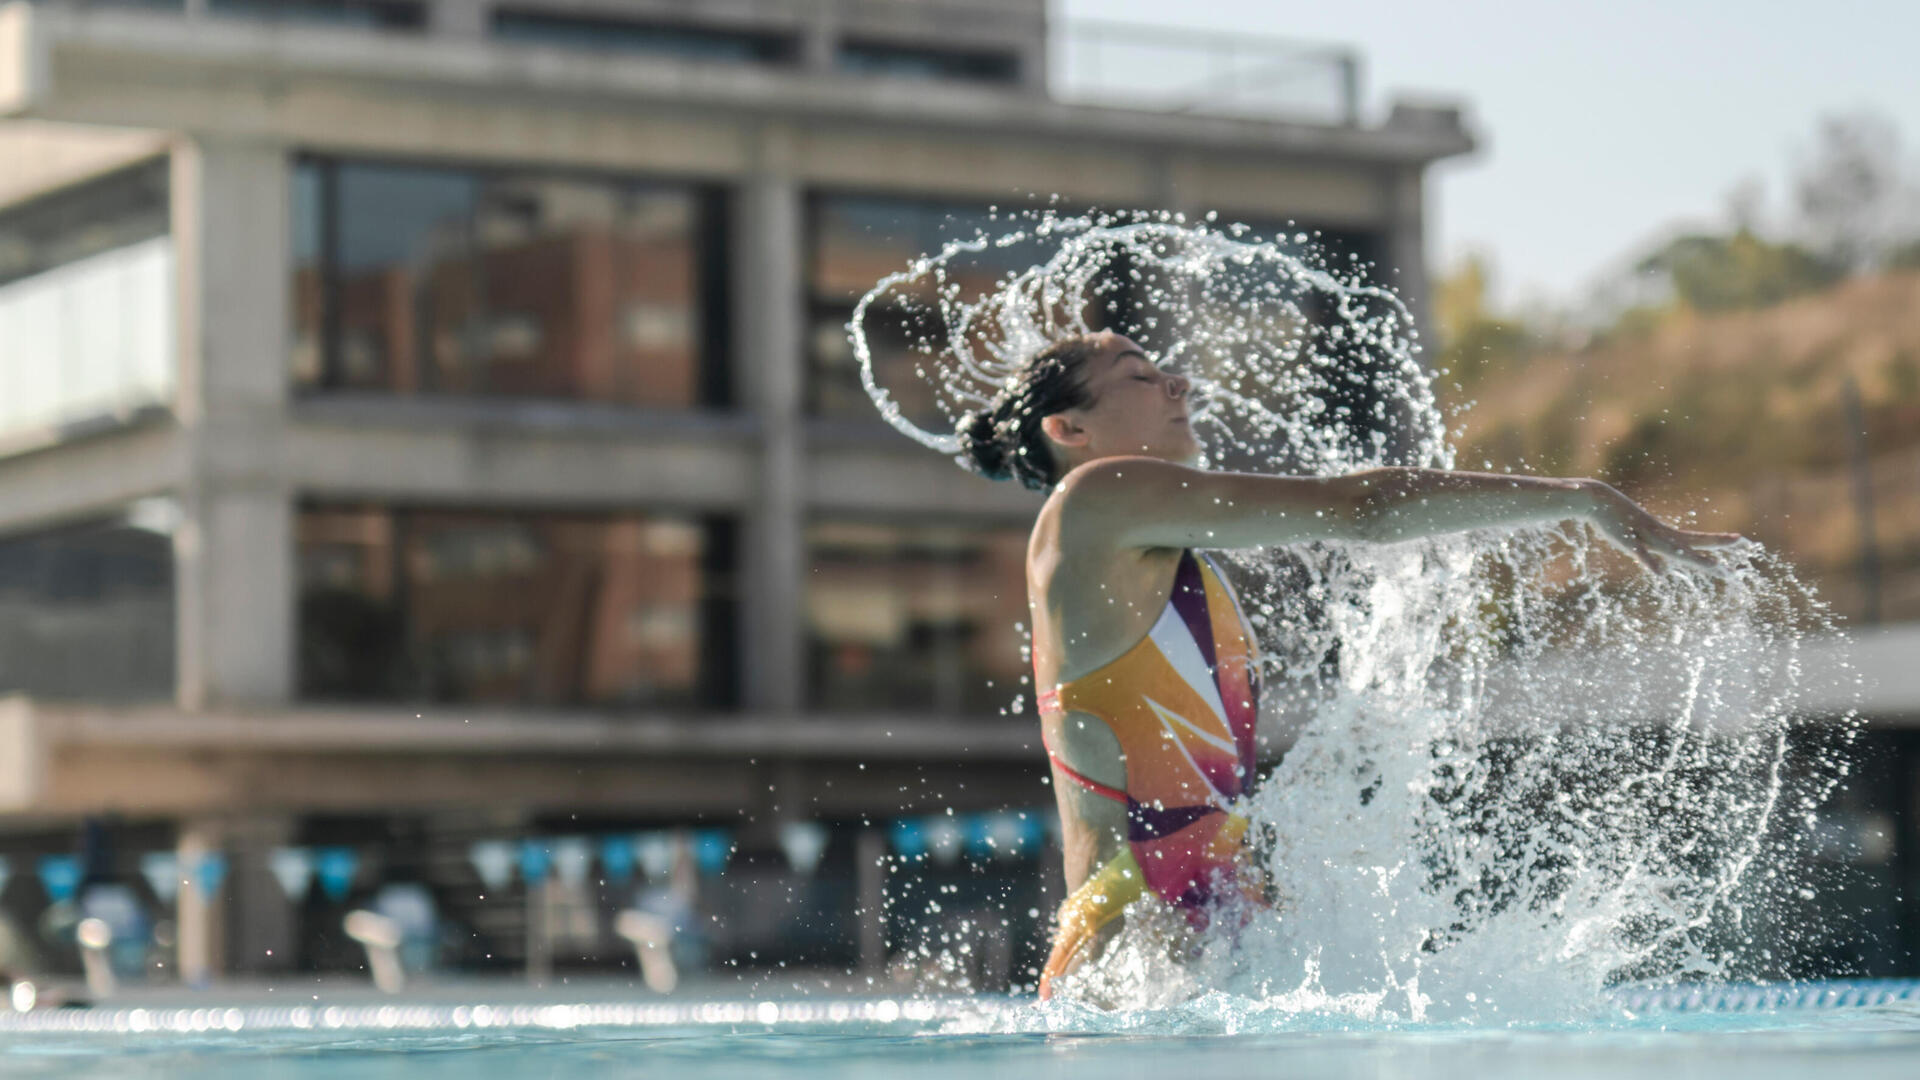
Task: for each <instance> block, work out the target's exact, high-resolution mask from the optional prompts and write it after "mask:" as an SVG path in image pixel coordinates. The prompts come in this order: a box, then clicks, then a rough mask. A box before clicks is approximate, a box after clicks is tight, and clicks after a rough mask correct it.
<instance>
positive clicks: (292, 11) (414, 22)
mask: <svg viewBox="0 0 1920 1080" xmlns="http://www.w3.org/2000/svg"><path fill="white" fill-rule="evenodd" d="M176 6H177V5H176ZM207 10H209V11H211V12H213V13H214V14H215V15H241V16H246V17H249V18H261V19H287V20H290V21H298V22H310V23H336V24H339V25H341V26H361V27H367V28H371V29H382V30H416V29H419V28H420V27H422V26H424V25H426V8H425V6H424V5H422V4H419V3H411V2H407V0H208V3H207Z"/></svg>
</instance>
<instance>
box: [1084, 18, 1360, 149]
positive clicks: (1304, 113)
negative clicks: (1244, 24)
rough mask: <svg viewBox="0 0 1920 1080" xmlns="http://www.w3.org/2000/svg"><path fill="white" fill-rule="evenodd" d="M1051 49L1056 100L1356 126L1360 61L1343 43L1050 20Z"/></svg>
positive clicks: (1353, 51) (1103, 22)
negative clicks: (1340, 44) (1051, 25)
mask: <svg viewBox="0 0 1920 1080" xmlns="http://www.w3.org/2000/svg"><path fill="white" fill-rule="evenodd" d="M1049 46H1050V48H1049V51H1050V56H1049V60H1048V65H1049V75H1050V78H1049V82H1050V84H1051V85H1050V89H1051V92H1052V94H1053V96H1054V97H1055V98H1057V99H1059V100H1062V101H1071V102H1076V103H1081V104H1097V105H1117V106H1123V107H1127V108H1136V109H1151V110H1154V111H1156V112H1191V113H1197V114H1210V115H1234V116H1255V117H1269V118H1270V117H1290V118H1296V119H1300V120H1307V121H1312V122H1317V123H1330V124H1345V125H1353V124H1357V123H1359V112H1360V55H1359V53H1358V52H1356V51H1355V50H1352V49H1348V48H1343V47H1340V46H1328V45H1313V44H1306V43H1302V42H1298V41H1292V40H1289V39H1286V38H1279V37H1269V36H1263V35H1258V34H1225V33H1218V32H1210V31H1199V30H1182V29H1177V28H1173V27H1165V26H1148V25H1143V24H1138V23H1124V22H1106V21H1097V20H1069V21H1065V22H1056V23H1054V24H1053V27H1052V33H1051V35H1050V41H1049Z"/></svg>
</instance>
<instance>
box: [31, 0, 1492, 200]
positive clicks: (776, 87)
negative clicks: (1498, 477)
mask: <svg viewBox="0 0 1920 1080" xmlns="http://www.w3.org/2000/svg"><path fill="white" fill-rule="evenodd" d="M36 19H37V20H38V32H39V33H40V34H43V35H44V36H45V37H46V39H47V42H48V45H47V47H48V48H50V49H51V50H52V55H53V58H54V59H53V64H52V68H51V71H52V74H51V75H50V77H49V84H48V86H47V87H46V89H45V90H44V92H43V93H42V94H41V95H40V97H39V99H38V101H37V102H36V103H35V104H34V106H33V110H32V111H33V112H34V114H35V115H40V116H44V117H46V118H50V119H61V118H67V119H83V120H86V121H89V122H94V123H118V124H122V125H130V126H140V127H163V128H180V127H190V128H201V129H205V128H206V127H207V126H208V125H213V126H216V127H217V128H219V129H220V130H224V131H226V132H227V133H229V134H244V135H250V136H254V137H266V136H274V137H282V138H288V139H292V140H298V141H301V142H308V141H311V139H312V137H313V135H314V134H315V133H314V132H313V131H311V130H310V129H309V128H308V127H306V126H303V125H302V124H301V123H300V122H299V121H300V120H301V118H302V111H303V109H305V108H310V106H311V102H312V99H314V98H315V97H316V96H317V97H319V98H321V99H324V100H325V101H327V102H338V101H340V100H341V99H342V97H343V95H352V94H355V93H361V94H362V96H364V98H365V99H366V100H368V101H370V102H373V103H385V105H386V108H385V109H384V110H383V111H386V112H388V113H393V114H404V113H406V112H409V111H412V112H418V111H420V110H421V109H423V108H431V111H434V112H436V113H437V114H439V115H440V116H442V117H443V118H445V119H446V120H448V121H449V122H450V124H451V126H452V127H453V128H456V129H457V128H461V127H471V126H472V125H473V124H475V123H480V124H484V125H487V126H494V127H499V126H502V125H501V124H500V114H501V112H502V110H503V108H511V107H514V106H522V105H525V104H528V103H548V104H554V105H560V106H563V107H564V108H566V109H570V110H574V111H595V110H602V111H605V110H609V107H610V106H613V108H612V109H611V113H612V115H614V116H616V117H618V121H617V122H626V123H631V122H635V121H636V120H637V119H639V118H640V116H639V115H637V113H636V110H640V109H644V110H645V112H647V113H652V112H658V111H663V110H691V111H696V112H699V113H704V114H708V115H709V116H710V117H711V116H712V114H716V113H717V114H721V115H723V116H724V115H725V114H735V115H739V116H741V117H742V118H745V117H751V118H754V119H757V120H765V119H768V118H783V119H785V120H788V121H797V122H803V123H806V124H828V125H831V124H835V123H838V124H842V125H847V126H850V127H852V128H853V129H855V130H868V131H870V130H874V129H876V128H880V127H891V128H894V129H897V130H901V131H908V132H920V133H922V134H923V136H924V137H927V138H928V141H929V142H943V143H950V142H952V141H954V140H955V139H956V138H960V137H964V136H965V135H967V134H969V133H971V134H973V135H982V134H987V135H992V136H996V137H1019V138H1023V139H1025V140H1027V141H1028V142H1029V143H1030V144H1031V145H1032V147H1033V148H1034V149H1035V150H1044V149H1046V148H1047V147H1050V146H1058V145H1063V144H1069V143H1070V144H1077V145H1078V146H1080V147H1083V148H1084V147H1092V148H1096V149H1103V150H1105V151H1106V152H1107V153H1109V154H1118V153H1123V152H1124V149H1125V148H1128V147H1143V146H1151V147H1156V148H1162V149H1167V148H1185V149H1192V150H1216V151H1221V152H1226V153H1231V154H1235V155H1247V154H1266V155H1271V156H1274V157H1276V158H1303V157H1304V158H1316V159H1323V160H1341V161H1352V162H1356V163H1357V162H1368V161H1370V162H1382V163H1384V162H1399V163H1409V164H1411V163H1424V162H1428V161H1432V160H1436V159H1438V158H1442V157H1448V156H1452V155H1455V154H1459V153H1464V152H1466V151H1468V150H1470V149H1471V148H1472V141H1471V139H1470V138H1469V137H1468V136H1467V134H1466V133H1465V132H1464V131H1462V130H1460V129H1458V128H1457V127H1456V128H1451V129H1442V128H1440V127H1437V126H1432V125H1400V126H1384V127H1378V128H1358V127H1352V126H1346V125H1330V124H1310V123H1300V122H1292V121H1285V120H1277V119H1275V120H1266V119H1246V118H1241V117H1229V116H1197V115H1193V114H1187V113H1156V112H1150V111H1142V110H1137V109H1120V108H1103V107H1095V106H1085V105H1070V104H1066V103H1063V102H1058V101H1052V100H1048V99H1044V98H1036V97H1035V95H1034V94H1033V93H1032V92H1031V91H1030V89H1028V88H1026V87H1021V86H1010V87H995V86H982V85H964V84H952V83H942V84H939V85H937V86H928V85H925V84H920V83H915V82H907V81H901V80H875V79H866V78H854V77H822V76H820V75H818V74H812V73H807V72H803V71H791V70H784V69H781V68H778V67H754V66H748V65H715V64H702V63H696V62H678V61H674V60H670V59H665V58H652V57H650V58H646V59H645V60H638V59H636V58H633V57H628V56H620V55H617V54H607V55H593V54H588V53H583V52H581V51H578V50H564V49H550V48H536V47H528V46H524V45H516V44H511V43H501V42H493V41H462V40H459V39H448V38H441V37H436V36H432V35H420V36H404V35H392V34H373V33H367V32H364V31H355V30H343V29H332V28H321V27H306V26H286V25H279V26H274V25H262V24H257V23H253V22H249V21H247V20H237V19H235V20H226V19H201V20H188V19H181V18H179V17H177V16H168V15H164V14H154V13H146V12H139V11H119V10H95V11H91V12H88V13H87V14H86V15H85V16H84V17H80V16H78V15H76V14H75V13H72V12H68V11H64V10H43V11H39V12H37V13H36ZM249 82H251V83H252V84H253V85H254V86H255V88H256V89H257V93H253V94H248V93H245V92H244V89H245V88H246V87H247V86H248V84H249ZM356 85H358V86H359V87H362V88H365V89H364V90H362V91H355V90H354V87H355V86H356ZM463 108H464V109H465V110H466V111H468V112H474V113H478V114H479V117H480V118H479V119H476V120H470V121H465V122H462V121H458V120H455V119H454V118H453V116H452V114H453V113H454V112H457V111H459V110H460V109H463ZM390 119H391V118H390ZM512 126H514V127H517V128H519V129H520V130H519V132H518V135H519V136H520V137H523V138H524V137H531V138H532V139H533V141H534V142H536V143H537V142H538V141H539V136H540V131H539V129H538V128H537V127H533V126H525V127H522V126H520V125H512ZM393 127H394V124H392V123H389V122H387V121H386V120H378V121H376V120H370V119H367V118H365V117H362V118H361V121H360V123H359V125H358V126H357V128H350V129H348V132H349V141H352V142H358V141H360V140H363V139H367V138H376V137H378V134H379V133H380V132H381V131H383V130H388V129H391V128H393ZM509 147H510V144H509V143H506V142H505V141H504V140H503V148H502V149H503V151H504V152H508V153H510V154H511V156H514V157H516V158H518V157H522V156H523V155H524V153H525V151H520V150H512V149H509Z"/></svg>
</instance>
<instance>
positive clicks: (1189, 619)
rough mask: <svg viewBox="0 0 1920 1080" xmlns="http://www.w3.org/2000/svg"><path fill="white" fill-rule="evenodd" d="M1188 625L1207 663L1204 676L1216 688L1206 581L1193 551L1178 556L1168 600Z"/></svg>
mask: <svg viewBox="0 0 1920 1080" xmlns="http://www.w3.org/2000/svg"><path fill="white" fill-rule="evenodd" d="M1167 602H1168V603H1170V604H1172V605H1173V610H1174V611H1176V612H1178V613H1179V615H1180V620H1181V621H1182V622H1184V623H1186V624H1187V632H1188V633H1190V634H1192V635H1193V640H1194V644H1196V645H1198V646H1200V659H1202V660H1205V661H1206V662H1207V674H1209V675H1212V676H1213V678H1214V682H1215V684H1216V685H1215V686H1214V689H1215V690H1218V689H1219V686H1218V683H1219V680H1220V676H1219V669H1218V668H1217V667H1215V666H1214V652H1213V619H1212V618H1211V617H1210V616H1209V615H1208V613H1207V581H1206V579H1205V578H1204V577H1202V576H1201V575H1200V561H1199V560H1198V559H1196V558H1195V557H1194V554H1193V552H1191V551H1183V552H1181V553H1180V569H1179V570H1177V571H1175V572H1174V575H1173V596H1172V597H1171V598H1170V599H1169V600H1168V601H1167Z"/></svg>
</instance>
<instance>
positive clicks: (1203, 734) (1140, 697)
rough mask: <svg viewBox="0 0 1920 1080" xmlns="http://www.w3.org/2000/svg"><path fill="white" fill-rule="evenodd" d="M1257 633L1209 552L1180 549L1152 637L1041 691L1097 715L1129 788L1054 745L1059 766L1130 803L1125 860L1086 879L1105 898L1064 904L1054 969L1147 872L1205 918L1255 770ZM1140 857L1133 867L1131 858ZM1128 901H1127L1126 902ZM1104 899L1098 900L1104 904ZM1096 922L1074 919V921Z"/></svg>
mask: <svg viewBox="0 0 1920 1080" xmlns="http://www.w3.org/2000/svg"><path fill="white" fill-rule="evenodd" d="M1255 660H1256V654H1255V643H1254V637H1253V633H1252V631H1251V630H1250V629H1249V628H1248V626H1247V621H1246V616H1245V615H1244V614H1242V612H1241V610H1240V604H1239V601H1238V599H1237V598H1236V597H1235V596H1234V593H1233V590H1232V588H1231V587H1229V586H1228V585H1227V583H1226V580H1225V579H1224V578H1223V577H1221V575H1220V572H1219V570H1218V569H1217V568H1215V567H1214V565H1213V563H1212V561H1211V560H1209V559H1208V558H1206V557H1205V556H1203V555H1195V554H1194V553H1193V552H1192V551H1183V552H1181V554H1180V563H1179V566H1178V568H1177V569H1176V570H1175V572H1174V578H1173V593H1172V595H1171V596H1169V597H1168V599H1167V606H1166V608H1165V610H1163V611H1162V612H1161V613H1160V617H1159V619H1158V620H1157V621H1156V622H1155V623H1154V624H1153V629H1151V630H1150V631H1148V632H1147V636H1146V637H1144V638H1142V639H1140V641H1139V643H1138V644H1136V645H1134V646H1133V648H1131V649H1128V650H1127V651H1126V652H1125V653H1123V654H1121V655H1120V656H1119V658H1117V659H1115V660H1113V661H1111V662H1110V663H1108V664H1106V665H1104V666H1103V667H1101V668H1099V669H1098V670H1096V671H1093V672H1091V673H1089V674H1086V675H1083V676H1081V677H1080V678H1078V679H1075V680H1073V681H1072V682H1070V683H1064V684H1062V685H1060V686H1058V687H1056V688H1055V689H1053V690H1048V691H1044V692H1042V693H1041V695H1040V713H1041V715H1042V716H1051V715H1064V714H1067V713H1075V712H1078V713H1084V714H1087V715H1090V716H1095V717H1098V718H1099V719H1101V720H1103V721H1105V722H1106V724H1107V726H1108V727H1109V728H1111V729H1112V730H1113V734H1114V737H1115V738H1117V739H1118V740H1119V742H1120V752H1121V756H1122V761H1123V762H1124V763H1125V768H1126V776H1127V786H1126V790H1124V791H1122V790H1119V789H1117V788H1114V787H1110V786H1108V785H1106V784H1102V783H1100V782H1098V781H1096V780H1093V779H1091V778H1089V777H1086V776H1083V775H1081V774H1080V773H1078V772H1076V771H1074V770H1073V769H1072V768H1070V767H1069V766H1068V765H1067V764H1066V763H1065V762H1064V761H1062V760H1061V759H1060V756H1059V755H1058V754H1057V753H1056V752H1055V751H1054V749H1053V748H1052V747H1048V748H1047V756H1048V757H1050V758H1052V759H1053V763H1054V765H1055V767H1056V768H1058V769H1059V770H1060V774H1061V775H1062V776H1064V777H1066V778H1067V779H1068V780H1071V781H1073V782H1074V783H1076V784H1079V785H1080V786H1081V787H1083V788H1086V789H1087V790H1088V791H1091V792H1093V793H1094V794H1096V795H1101V796H1104V797H1106V798H1110V799H1113V800H1115V801H1117V802H1122V803H1125V804H1126V807H1127V849H1128V850H1127V854H1130V855H1131V856H1132V858H1131V859H1128V860H1126V863H1127V864H1128V865H1127V866H1123V867H1120V868H1119V869H1118V870H1117V871H1116V870H1113V869H1111V868H1109V869H1107V870H1103V872H1102V874H1100V875H1096V878H1106V879H1112V880H1104V881H1101V882H1100V883H1099V884H1094V879H1089V886H1083V887H1082V890H1081V891H1082V892H1085V891H1087V890H1088V889H1089V888H1090V887H1091V888H1092V890H1093V892H1094V893H1097V894H1099V895H1097V896H1095V897H1094V900H1097V901H1098V903H1092V902H1089V901H1085V900H1078V899H1077V898H1078V897H1079V895H1080V894H1079V893H1076V895H1075V897H1070V898H1069V899H1068V902H1067V904H1066V905H1063V907H1062V910H1061V934H1060V935H1059V937H1058V938H1057V939H1056V945H1055V952H1056V956H1055V958H1054V961H1050V962H1049V964H1048V968H1049V971H1050V973H1051V972H1053V970H1054V969H1056V968H1058V967H1063V966H1064V965H1065V963H1066V961H1067V959H1068V957H1065V956H1061V955H1059V953H1060V951H1061V949H1063V948H1066V949H1068V950H1069V951H1070V950H1071V949H1074V948H1077V947H1078V945H1079V944H1080V943H1081V940H1080V939H1082V938H1085V937H1086V936H1087V935H1090V934H1091V933H1092V931H1093V930H1096V929H1097V928H1098V925H1099V923H1100V922H1103V921H1105V920H1108V919H1111V918H1112V917H1113V916H1114V915H1117V914H1118V910H1117V909H1115V910H1111V911H1107V910H1105V908H1111V907H1113V903H1112V898H1111V897H1110V896H1107V895H1106V894H1107V893H1111V892H1114V891H1116V890H1115V889H1113V888H1111V886H1112V885H1114V884H1115V883H1116V881H1117V880H1118V879H1122V878H1128V877H1129V876H1130V875H1131V874H1133V873H1137V874H1139V876H1140V878H1141V881H1140V882H1139V884H1142V885H1144V886H1145V887H1146V888H1147V889H1148V890H1150V891H1152V892H1153V893H1154V894H1155V895H1157V896H1159V897H1160V898H1161V899H1163V900H1165V901H1166V902H1167V903H1169V904H1172V905H1174V906H1176V907H1178V908H1181V909H1183V910H1184V911H1186V912H1187V914H1188V917H1189V918H1190V919H1192V920H1193V921H1195V922H1197V923H1204V921H1205V917H1206V915H1205V905H1206V903H1207V901H1208V900H1209V899H1210V898H1211V897H1212V896H1213V894H1214V892H1215V890H1216V889H1217V888H1219V887H1221V886H1223V885H1230V884H1231V883H1232V880H1233V878H1234V875H1235V856H1236V855H1237V854H1238V852H1239V848H1240V839H1241V836H1242V834H1243V833H1244V831H1245V828H1246V820H1245V819H1244V818H1240V817H1239V816H1238V815H1236V814H1234V813H1232V810H1231V807H1232V805H1233V803H1234V801H1235V800H1236V799H1238V798H1239V797H1240V796H1241V795H1242V794H1243V793H1245V791H1246V790H1247V787H1248V785H1249V784H1250V783H1251V782H1252V780H1253V770H1254V726H1255V720H1256V717H1257V716H1258V703H1259V685H1258V684H1259V678H1258V672H1257V670H1256V665H1255ZM1136 865H1137V870H1135V869H1133V868H1132V867H1133V866H1136ZM1121 906H1124V905H1123V904H1122V905H1121ZM1096 907H1099V908H1101V909H1102V910H1099V911H1096V910H1095V908H1096ZM1076 920H1077V921H1078V922H1079V923H1086V924H1089V925H1077V926H1070V924H1072V923H1075V922H1076Z"/></svg>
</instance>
